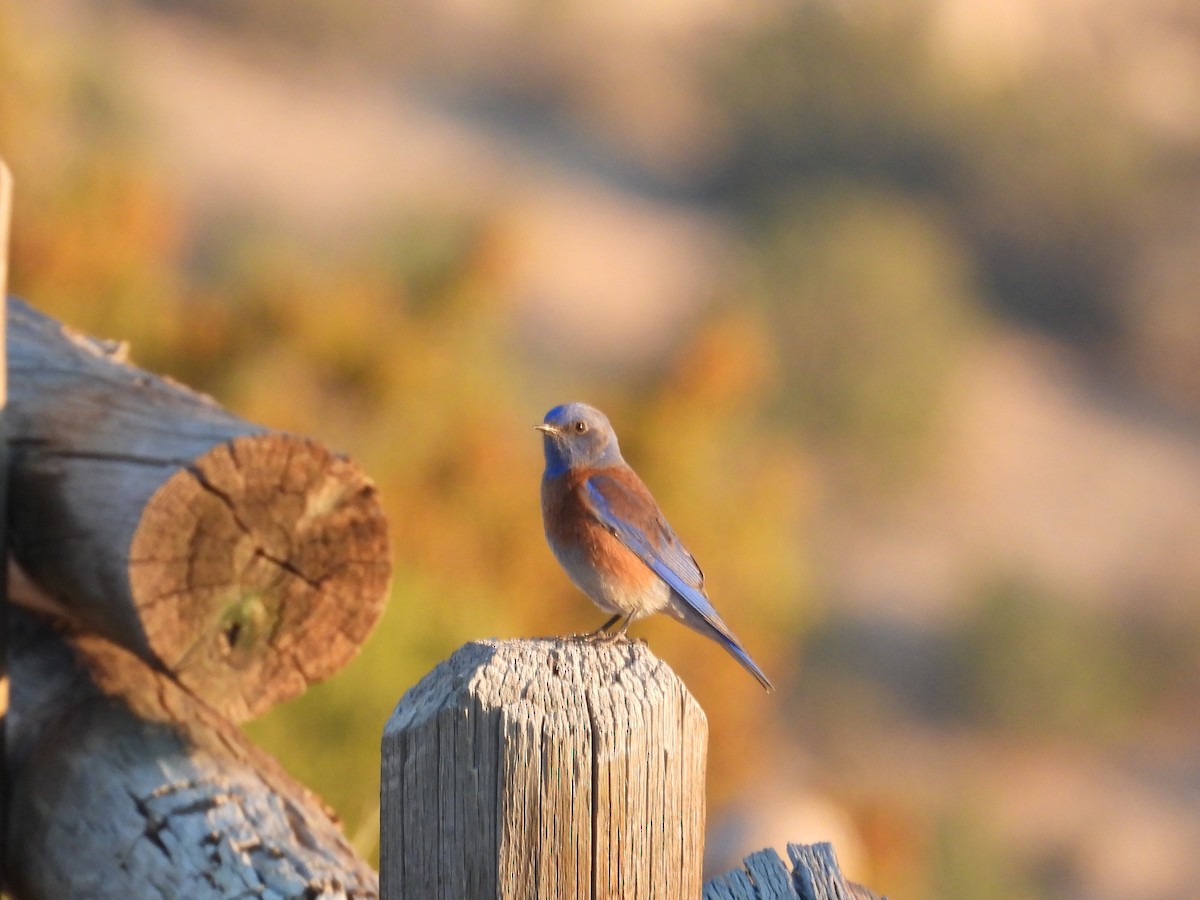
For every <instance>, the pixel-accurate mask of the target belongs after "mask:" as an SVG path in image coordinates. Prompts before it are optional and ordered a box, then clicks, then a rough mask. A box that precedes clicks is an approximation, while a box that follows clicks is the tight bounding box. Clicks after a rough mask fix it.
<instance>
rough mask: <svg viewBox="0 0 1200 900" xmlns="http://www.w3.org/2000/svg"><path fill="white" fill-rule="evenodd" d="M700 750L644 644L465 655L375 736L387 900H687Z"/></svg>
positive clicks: (540, 644) (479, 648) (493, 647)
mask: <svg viewBox="0 0 1200 900" xmlns="http://www.w3.org/2000/svg"><path fill="white" fill-rule="evenodd" d="M707 739H708V724H707V721H706V719H705V717H704V713H703V711H702V710H701V709H700V707H699V705H698V704H697V703H696V701H695V699H694V698H693V697H692V696H691V694H689V693H688V691H687V689H686V688H685V687H684V685H683V683H682V682H681V681H680V680H679V679H678V678H677V677H676V676H675V674H674V673H673V672H672V671H671V670H670V669H669V668H668V667H667V666H666V664H665V663H663V662H662V661H661V660H659V659H657V658H655V657H654V656H653V654H651V653H650V651H649V650H648V649H647V648H646V646H645V645H644V644H642V643H630V642H616V643H608V644H589V643H581V642H574V641H564V640H557V639H543V640H522V641H504V642H500V641H494V640H489V641H478V642H474V643H470V644H467V645H465V646H464V647H462V648H461V649H459V650H458V651H457V652H456V653H454V654H453V655H452V656H451V657H450V658H449V659H448V660H446V661H445V662H442V663H441V664H439V665H438V666H437V667H436V668H435V669H434V670H433V671H432V672H431V673H430V674H429V675H427V676H426V677H425V678H424V679H422V680H421V681H420V682H419V683H418V684H417V685H416V686H414V687H413V688H412V689H411V690H409V691H408V693H406V694H405V695H404V697H403V698H401V700H400V702H399V704H398V705H397V706H396V709H395V712H393V714H392V716H391V718H390V719H389V721H388V723H387V727H386V729H385V731H384V737H383V754H382V755H383V775H382V784H381V794H382V797H381V805H382V812H381V822H380V824H381V838H380V841H381V842H380V879H381V887H382V890H383V896H384V897H385V898H388V900H409V898H419V900H432V898H447V900H451V898H453V900H473V898H488V900H492V898H504V900H534V898H538V900H557V898H602V897H629V898H639V900H647V898H679V897H697V896H699V894H700V888H701V864H702V859H701V857H702V855H703V849H704V767H705V754H706V750H707Z"/></svg>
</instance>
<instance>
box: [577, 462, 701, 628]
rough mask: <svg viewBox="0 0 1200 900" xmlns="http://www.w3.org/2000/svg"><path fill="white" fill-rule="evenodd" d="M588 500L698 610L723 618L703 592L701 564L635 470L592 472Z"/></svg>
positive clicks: (619, 537)
mask: <svg viewBox="0 0 1200 900" xmlns="http://www.w3.org/2000/svg"><path fill="white" fill-rule="evenodd" d="M584 501H585V503H586V504H587V507H588V511H589V512H591V514H592V515H594V516H595V517H596V519H597V520H598V521H599V522H600V524H601V525H603V526H604V527H605V528H607V529H608V530H609V531H610V532H611V533H612V534H613V535H615V536H616V538H617V540H619V541H620V542H621V543H622V544H624V545H625V546H626V547H628V548H629V549H630V550H632V551H633V552H634V553H635V554H636V555H637V556H638V557H639V558H640V559H641V560H642V562H644V563H645V564H646V565H648V566H649V567H650V568H651V569H652V570H653V571H654V573H655V574H656V575H658V577H659V578H661V579H662V580H663V581H665V582H666V583H667V584H668V585H670V586H671V588H672V589H673V590H674V591H675V592H676V593H677V594H679V596H681V597H682V598H683V599H684V600H686V601H687V602H688V603H689V604H690V605H691V606H692V607H694V608H695V610H696V611H697V612H698V613H700V614H701V615H703V616H704V617H705V618H709V617H711V618H713V619H715V620H716V621H717V622H720V621H721V619H720V616H718V615H717V611H716V609H714V608H713V605H712V604H711V603H710V602H709V601H708V598H707V597H706V596H704V573H703V572H702V571H700V566H699V565H698V564H697V563H696V560H695V558H694V557H693V556H692V554H691V553H689V552H688V549H687V547H685V546H684V545H683V542H682V541H680V540H679V537H678V536H677V535H676V534H675V532H674V531H673V530H672V528H671V526H670V525H669V524H667V520H666V519H664V518H663V516H662V513H661V512H659V509H658V505H657V504H656V503H655V502H654V498H653V497H651V496H650V492H649V491H648V490H647V489H646V487H645V485H643V484H642V483H641V481H640V480H638V479H637V476H636V475H633V473H632V472H629V474H628V475H626V474H625V472H621V471H618V472H614V473H613V474H603V475H600V474H597V475H592V476H591V477H589V478H587V479H586V480H585V481H584Z"/></svg>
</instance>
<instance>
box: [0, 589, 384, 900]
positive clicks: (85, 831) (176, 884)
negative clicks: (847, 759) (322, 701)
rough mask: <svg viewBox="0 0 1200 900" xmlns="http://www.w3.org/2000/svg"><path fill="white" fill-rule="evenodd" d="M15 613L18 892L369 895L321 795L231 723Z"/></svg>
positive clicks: (114, 653) (99, 649) (162, 679)
mask: <svg viewBox="0 0 1200 900" xmlns="http://www.w3.org/2000/svg"><path fill="white" fill-rule="evenodd" d="M13 613H14V629H13V632H14V635H13V636H14V640H13V650H14V652H13V660H12V665H13V673H14V676H15V677H14V689H13V698H12V701H13V702H12V725H11V738H12V748H11V749H12V752H11V755H10V774H11V778H12V802H13V818H12V821H13V828H12V829H11V831H10V834H9V836H8V846H9V852H8V856H7V864H8V873H9V876H10V881H9V885H8V889H9V891H10V893H11V895H12V896H13V897H14V898H17V900H42V898H46V900H49V898H54V900H73V898H79V900H84V898H86V900H161V898H163V897H180V898H185V897H186V898H188V900H217V898H227V897H256V898H273V900H283V898H297V900H299V898H304V900H313V898H347V900H348V898H375V897H378V880H377V877H376V875H375V873H374V872H373V871H372V869H371V867H370V866H369V865H367V863H366V862H364V861H363V860H362V859H361V858H360V857H359V856H358V855H357V854H356V853H355V852H354V850H353V849H352V848H351V847H350V845H349V844H348V843H347V842H346V840H345V839H344V838H343V837H342V835H341V832H340V831H339V829H338V828H337V825H336V823H335V821H334V819H333V817H332V816H331V815H330V814H329V813H328V812H327V811H326V810H325V809H324V807H323V806H322V804H321V803H320V801H319V800H318V799H317V798H316V797H315V796H314V795H313V794H311V793H310V792H309V791H308V790H307V789H305V788H304V787H302V786H300V785H299V784H297V783H296V782H294V781H293V780H292V779H291V778H289V777H288V776H287V775H286V774H285V773H284V772H283V771H282V769H281V768H280V767H279V765H278V763H276V762H275V761H274V760H273V759H271V758H270V757H268V756H267V755H266V754H264V753H262V752H261V751H259V750H258V749H257V748H255V747H254V746H252V745H251V744H249V743H248V742H247V741H246V740H245V738H243V737H242V735H241V734H240V732H239V731H238V729H237V728H236V727H235V726H233V725H231V724H230V723H229V722H228V721H227V720H225V719H222V718H221V717H220V716H218V715H217V714H216V713H214V712H213V711H212V710H211V709H209V708H207V707H206V706H204V705H203V704H202V703H199V702H198V701H197V700H196V699H195V698H193V697H192V696H191V695H190V694H188V693H187V692H186V691H184V690H182V689H181V688H179V686H178V685H176V684H175V683H174V681H172V680H171V679H170V678H169V677H166V676H164V675H163V674H161V673H158V672H156V671H154V670H152V669H151V668H150V667H149V666H147V665H146V664H145V663H144V662H142V661H141V660H140V659H139V658H137V657H135V656H133V655H132V654H130V653H128V652H127V651H125V650H122V649H121V648H119V647H117V646H115V645H114V644H112V643H110V642H108V641H106V640H104V639H103V638H100V637H98V636H95V635H88V636H83V637H78V638H73V639H71V640H70V641H69V642H68V641H67V640H65V639H64V638H63V637H62V636H60V635H59V634H58V633H56V632H55V630H54V629H52V628H50V627H49V626H47V625H46V624H45V623H44V621H41V620H39V619H38V618H37V617H35V616H33V615H31V614H29V613H25V612H23V611H21V610H14V611H13Z"/></svg>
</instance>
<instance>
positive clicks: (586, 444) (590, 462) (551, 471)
mask: <svg viewBox="0 0 1200 900" xmlns="http://www.w3.org/2000/svg"><path fill="white" fill-rule="evenodd" d="M534 428H536V429H537V430H538V431H540V432H541V433H542V449H543V450H544V451H545V453H546V472H545V476H544V477H546V478H553V477H554V476H555V475H561V474H562V473H563V472H565V471H567V470H568V469H573V468H576V467H578V466H610V465H614V464H616V463H619V462H622V461H623V460H622V459H621V448H620V447H618V446H617V435H616V433H615V432H614V431H613V427H612V425H611V424H609V421H608V417H607V416H605V415H604V413H602V412H600V410H598V409H596V408H595V407H594V406H588V405H587V404H586V403H564V404H563V405H562V406H556V407H554V409H552V410H550V412H548V413H546V418H545V419H543V420H542V424H541V425H535V426H534Z"/></svg>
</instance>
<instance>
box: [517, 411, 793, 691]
mask: <svg viewBox="0 0 1200 900" xmlns="http://www.w3.org/2000/svg"><path fill="white" fill-rule="evenodd" d="M534 427H535V428H537V430H538V431H540V432H542V435H543V440H542V444H543V449H544V450H545V453H546V471H545V472H544V473H543V475H542V521H543V524H544V525H545V528H546V541H547V542H548V543H549V544H550V549H551V550H552V551H553V552H554V556H555V557H556V558H557V559H558V561H559V563H560V564H561V565H562V567H563V568H564V569H566V571H567V574H568V575H569V576H570V577H571V581H573V582H574V583H575V586H576V587H578V588H579V589H580V590H581V591H583V592H584V593H585V594H587V596H588V597H589V598H590V599H591V601H592V602H593V603H595V604H596V605H597V606H599V607H600V608H601V609H602V610H604V611H605V612H607V613H611V614H612V618H611V619H609V620H608V621H607V622H605V623H604V624H603V625H601V626H600V627H599V628H597V629H596V630H595V631H593V632H591V633H590V634H588V635H585V637H587V638H608V637H610V635H609V634H608V631H609V629H611V628H612V627H613V626H614V625H616V624H617V623H618V622H620V621H621V620H622V619H624V620H625V621H624V623H623V624H622V625H621V627H620V629H619V630H617V631H616V632H615V633H613V634H612V635H611V637H623V636H624V634H625V632H626V631H627V630H628V629H629V626H630V624H631V623H633V622H636V621H637V620H638V619H644V618H645V617H646V616H648V615H650V614H651V613H656V612H665V613H667V614H668V615H670V616H673V617H674V618H676V619H678V620H679V621H680V622H682V623H683V624H684V625H686V626H688V627H689V628H691V629H692V630H693V631H698V632H699V633H700V634H702V635H704V636H705V637H708V638H712V639H713V640H714V641H716V642H717V643H718V644H720V645H721V646H722V647H724V648H725V649H726V650H728V651H729V653H730V654H732V655H733V657H734V658H735V659H736V660H737V661H738V662H739V663H741V664H742V665H743V666H744V667H745V668H746V669H747V670H748V671H749V672H750V673H751V674H752V675H753V676H754V677H755V678H757V679H758V681H759V684H761V685H762V686H763V687H765V688H766V689H767V690H768V691H769V690H772V687H771V682H770V681H768V680H767V676H766V675H764V674H763V671H762V669H760V668H759V667H758V666H757V665H755V663H754V660H752V659H751V658H750V654H748V653H747V652H746V651H745V650H744V649H743V648H742V645H741V643H740V642H739V641H738V639H737V638H736V637H735V636H734V634H733V632H732V631H730V630H729V626H728V625H726V624H725V623H724V622H723V621H722V620H721V617H720V616H719V615H717V611H716V610H715V609H713V605H712V604H711V603H710V602H709V600H708V596H707V595H706V594H705V593H704V574H703V573H702V572H701V571H700V566H698V565H697V564H696V560H695V559H694V558H693V557H692V554H691V553H689V552H688V550H687V548H686V547H684V546H683V543H682V542H681V541H680V540H679V538H678V537H677V536H676V535H675V532H674V531H673V530H672V529H671V526H670V525H668V524H667V520H666V519H665V518H664V517H663V514H662V512H661V511H660V510H659V508H658V504H657V503H655V502H654V498H653V497H652V496H650V491H649V490H648V489H647V487H646V485H645V484H643V483H642V480H641V479H640V478H638V476H637V474H636V473H635V472H634V471H633V469H631V468H629V466H628V465H627V464H626V462H625V460H624V459H623V458H622V457H621V450H620V448H619V447H618V446H617V436H616V434H615V433H614V432H613V428H612V425H610V424H609V421H608V419H607V418H606V417H605V415H604V413H602V412H600V410H598V409H595V408H594V407H591V406H588V405H587V404H585V403H566V404H563V405H562V406H556V407H554V409H552V410H550V412H548V413H546V418H545V419H544V420H543V422H542V424H541V425H536V426H534Z"/></svg>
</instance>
